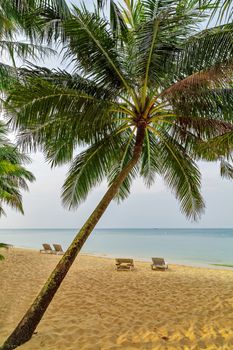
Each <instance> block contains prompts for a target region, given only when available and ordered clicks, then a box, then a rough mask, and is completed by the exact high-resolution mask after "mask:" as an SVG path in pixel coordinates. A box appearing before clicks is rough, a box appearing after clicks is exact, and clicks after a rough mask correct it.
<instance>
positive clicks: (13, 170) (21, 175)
mask: <svg viewBox="0 0 233 350" xmlns="http://www.w3.org/2000/svg"><path fill="white" fill-rule="evenodd" d="M6 134H7V128H6V127H5V126H4V125H3V123H2V122H1V123H0V216H1V215H5V211H4V208H3V205H4V204H6V205H8V206H11V207H12V208H14V209H16V210H18V211H19V212H21V213H22V214H23V206H22V196H21V193H20V192H21V190H28V186H27V181H30V182H32V181H34V179H35V178H34V176H33V175H32V173H31V172H30V171H28V170H26V169H25V168H24V167H23V164H24V163H28V162H29V158H28V157H27V156H26V155H24V154H22V153H20V152H19V150H18V149H17V148H16V147H15V146H14V145H13V144H12V143H10V142H9V140H8V139H7V138H6Z"/></svg>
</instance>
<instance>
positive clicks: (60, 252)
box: [53, 244, 64, 255]
mask: <svg viewBox="0 0 233 350" xmlns="http://www.w3.org/2000/svg"><path fill="white" fill-rule="evenodd" d="M53 246H54V249H55V250H53V253H54V254H57V255H63V254H64V251H63V249H62V247H61V245H60V244H53Z"/></svg>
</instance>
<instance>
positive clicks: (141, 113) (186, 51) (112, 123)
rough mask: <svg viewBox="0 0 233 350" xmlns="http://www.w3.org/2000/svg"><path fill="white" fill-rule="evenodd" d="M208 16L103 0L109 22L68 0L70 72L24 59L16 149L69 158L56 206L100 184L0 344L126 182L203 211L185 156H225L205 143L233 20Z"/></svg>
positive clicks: (228, 66)
mask: <svg viewBox="0 0 233 350" xmlns="http://www.w3.org/2000/svg"><path fill="white" fill-rule="evenodd" d="M100 3H101V5H102V3H103V1H99V4H100ZM209 13H210V12H209V11H208V8H207V6H206V5H205V6H202V7H200V6H199V1H193V0H190V1H183V0H180V1H177V0H176V1H173V0H159V1H155V0H141V1H139V0H138V1H129V0H125V1H124V5H119V4H117V3H116V2H114V1H111V16H110V17H111V18H110V20H108V19H107V16H103V15H102V12H101V11H100V10H99V8H97V9H96V11H94V12H93V13H90V12H89V11H88V10H87V9H86V8H85V6H84V5H83V6H82V7H81V8H78V7H76V6H73V9H72V15H71V17H70V18H69V19H67V20H65V21H63V23H62V25H63V30H64V36H65V39H66V44H65V46H64V58H65V59H66V60H68V62H70V64H71V66H72V69H73V71H72V73H68V72H66V71H60V70H59V71H50V70H48V69H41V68H39V67H34V68H33V69H32V70H27V71H25V72H24V73H22V74H21V75H20V77H19V80H18V82H17V83H15V85H14V86H12V88H11V89H10V91H8V99H7V101H6V104H5V108H6V110H7V114H8V116H10V117H9V118H10V122H11V125H12V126H13V127H14V128H15V129H17V130H19V132H20V136H19V141H20V143H21V145H22V146H23V147H25V148H26V149H27V150H35V149H37V148H40V149H42V150H43V152H44V154H45V156H46V158H47V160H48V161H50V162H51V165H52V166H58V165H60V164H64V163H68V162H70V163H71V166H70V170H69V173H68V176H67V178H66V180H65V183H64V186H63V192H62V199H63V203H64V205H65V206H66V207H68V208H69V209H70V208H76V207H77V206H78V205H79V204H80V203H82V202H83V201H84V200H85V199H86V197H87V195H88V193H89V192H90V191H91V190H92V189H93V188H94V187H95V186H96V185H98V184H99V183H100V182H101V181H102V180H103V179H107V180H108V183H109V187H108V190H107V192H106V193H105V195H104V196H103V198H102V199H101V201H100V202H99V204H98V205H97V207H96V208H95V209H94V211H93V213H92V214H91V216H90V217H89V218H88V219H87V221H86V223H85V224H84V225H83V227H82V228H81V230H80V231H79V232H78V233H77V236H76V237H75V238H74V240H73V242H72V243H71V245H70V247H69V248H68V250H67V251H66V253H65V254H64V256H63V257H62V259H61V260H60V262H59V263H58V265H57V266H56V268H55V269H54V271H53V272H52V274H51V276H50V277H49V279H48V281H47V282H46V283H45V285H44V287H43V288H42V290H41V292H40V293H39V294H38V296H37V298H36V299H35V301H34V302H33V304H32V306H31V307H30V308H29V310H28V311H27V313H26V314H25V315H24V317H23V319H22V320H21V321H20V323H19V325H18V326H17V327H16V329H15V330H14V331H13V332H12V334H11V335H10V336H9V338H8V339H7V340H6V341H5V343H4V345H3V346H2V347H1V350H9V349H13V348H16V347H17V346H19V345H21V344H23V343H24V342H26V341H28V340H29V339H30V338H31V336H32V334H33V332H34V330H35V328H36V326H37V324H38V323H39V322H40V320H41V318H42V316H43V314H44V312H45V311H46V309H47V307H48V305H49V303H50V302H51V300H52V298H53V296H54V294H55V293H56V291H57V289H58V288H59V286H60V284H61V282H62V281H63V279H64V277H65V276H66V274H67V272H68V270H69V268H70V266H71V265H72V263H73V261H74V259H75V257H76V256H77V254H78V253H79V251H80V249H81V248H82V246H83V244H84V243H85V241H86V239H87V238H88V236H89V235H90V233H91V232H92V230H93V229H94V227H95V225H96V224H97V223H98V221H99V219H100V218H101V216H102V215H103V214H104V212H105V210H106V209H107V207H108V205H109V203H110V202H111V201H112V200H113V199H116V200H118V201H121V200H124V199H125V198H127V197H128V195H129V193H130V186H131V183H132V181H133V180H134V178H136V177H137V176H140V177H142V178H143V179H144V182H145V184H146V186H148V187H149V186H151V185H152V184H153V182H154V180H155V178H156V175H157V174H158V175H160V176H162V177H163V178H164V180H165V182H166V183H167V185H168V187H169V188H170V189H171V190H172V192H173V193H174V194H175V196H176V198H177V199H178V200H179V202H180V206H181V211H182V212H183V213H184V214H185V215H186V216H187V217H188V218H192V219H197V218H198V217H199V216H200V215H201V213H202V212H203V210H204V201H203V198H202V196H201V193H200V184H201V175H200V171H199V169H198V166H197V164H196V161H197V160H200V159H207V160H220V159H226V157H227V156H230V152H231V150H232V142H231V143H229V144H228V147H226V146H224V145H223V146H222V147H216V146H214V145H212V148H210V146H209V145H210V144H211V142H212V141H211V140H215V144H216V139H219V138H222V137H223V136H224V135H227V134H230V133H232V130H233V120H232V106H233V97H232V96H233V94H232V83H231V82H232V74H233V70H232V64H233V45H232V38H233V25H232V24H231V23H227V24H224V25H219V26H217V27H214V28H209V29H204V30H203V29H202V28H203V23H204V21H206V20H208V16H209ZM78 146H82V147H85V150H84V151H82V152H80V153H77V147H78Z"/></svg>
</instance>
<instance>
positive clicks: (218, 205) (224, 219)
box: [0, 0, 233, 228]
mask: <svg viewBox="0 0 233 350" xmlns="http://www.w3.org/2000/svg"><path fill="white" fill-rule="evenodd" d="M88 2H89V3H90V2H91V1H90V0H89V1H88ZM86 3H87V2H86ZM46 64H48V65H49V66H52V65H54V61H52V60H51V61H50V62H47V63H46ZM31 157H32V163H31V164H30V165H29V167H28V168H29V169H30V170H31V171H32V172H33V174H34V175H35V176H36V182H35V183H33V184H31V185H30V192H29V193H24V195H23V202H24V210H25V215H24V216H22V215H21V214H19V213H16V212H15V211H13V210H11V209H7V217H3V218H1V221H0V226H1V228H54V227H55V228H75V227H77V228H78V227H80V226H81V225H82V224H83V223H84V222H85V220H86V219H87V218H88V216H89V214H90V213H91V212H92V210H93V209H94V208H95V205H96V204H97V203H98V201H99V200H100V199H101V196H102V195H103V194H104V192H105V190H106V188H107V187H106V184H101V185H100V186H99V187H97V188H95V189H94V190H93V191H92V193H90V195H89V197H88V199H87V200H86V202H85V203H84V204H82V205H81V206H80V207H79V208H78V209H77V210H75V211H70V212H69V211H68V210H65V209H64V208H63V207H62V204H61V200H60V192H61V186H62V183H63V181H64V178H65V175H66V172H67V169H68V168H67V167H60V168H56V169H53V170H51V169H50V167H49V165H48V164H46V163H45V161H44V158H43V155H42V154H33V155H31ZM200 169H201V172H202V179H203V181H202V184H203V185H202V193H203V196H204V198H205V202H206V210H205V213H204V215H203V216H202V219H201V220H200V221H199V222H198V223H193V222H190V221H187V219H186V218H185V217H184V216H183V215H182V214H181V213H180V211H179V203H178V202H177V201H176V199H175V198H174V196H173V195H172V194H171V193H170V191H169V190H167V189H166V187H165V186H164V184H163V182H162V180H161V179H160V178H158V179H157V181H156V182H155V184H154V185H153V187H151V188H150V190H148V189H146V188H145V186H144V185H143V183H142V182H141V181H140V180H135V182H134V186H133V187H132V192H131V196H130V197H129V198H128V199H127V200H125V201H124V202H123V203H121V204H120V205H117V204H116V203H112V204H111V205H110V206H109V208H108V209H107V211H106V213H105V215H104V216H103V217H102V219H101V220H100V222H99V225H98V227H105V228H108V227H109V228H114V227H125V228H126V227H127V228H129V227H158V228H159V227H167V228H168V227H193V228H200V227H205V228H207V227H233V210H232V198H233V182H231V181H229V180H223V179H222V178H220V176H219V165H218V164H212V163H201V164H200Z"/></svg>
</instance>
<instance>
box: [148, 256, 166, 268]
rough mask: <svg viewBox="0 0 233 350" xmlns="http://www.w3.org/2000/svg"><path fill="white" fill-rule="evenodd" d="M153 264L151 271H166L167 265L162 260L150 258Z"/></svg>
mask: <svg viewBox="0 0 233 350" xmlns="http://www.w3.org/2000/svg"><path fill="white" fill-rule="evenodd" d="M152 262H153V264H152V265H151V269H152V270H167V269H168V264H166V263H165V261H164V258H152Z"/></svg>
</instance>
